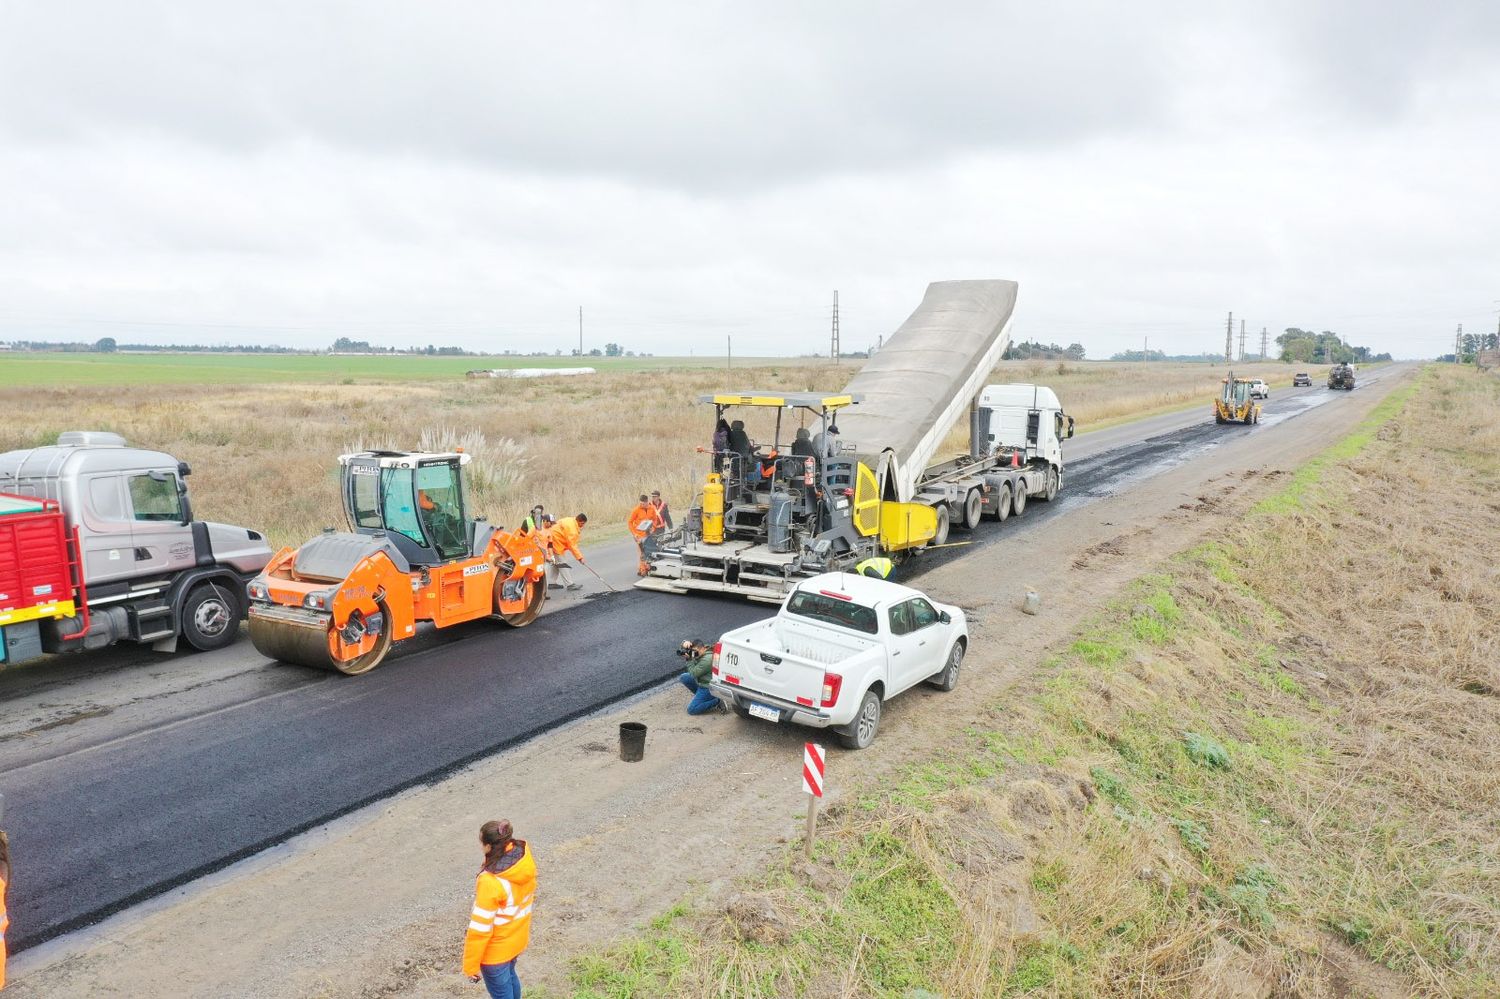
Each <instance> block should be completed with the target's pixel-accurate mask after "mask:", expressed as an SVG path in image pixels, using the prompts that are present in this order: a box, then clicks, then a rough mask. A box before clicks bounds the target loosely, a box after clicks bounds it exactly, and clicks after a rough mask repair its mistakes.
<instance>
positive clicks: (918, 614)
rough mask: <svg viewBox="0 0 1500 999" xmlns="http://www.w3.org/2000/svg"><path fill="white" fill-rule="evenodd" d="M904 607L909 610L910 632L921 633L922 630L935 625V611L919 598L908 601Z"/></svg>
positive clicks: (936, 617) (936, 613) (930, 605)
mask: <svg viewBox="0 0 1500 999" xmlns="http://www.w3.org/2000/svg"><path fill="white" fill-rule="evenodd" d="M906 606H908V607H910V608H911V630H912V631H921V630H922V629H923V628H926V627H928V626H930V625H934V624H937V619H938V612H937V609H936V608H935V607H933V606H932V604H930V603H928V602H927V601H925V600H923V599H922V598H921V597H917V598H916V599H915V600H910V601H908V602H907V604H906Z"/></svg>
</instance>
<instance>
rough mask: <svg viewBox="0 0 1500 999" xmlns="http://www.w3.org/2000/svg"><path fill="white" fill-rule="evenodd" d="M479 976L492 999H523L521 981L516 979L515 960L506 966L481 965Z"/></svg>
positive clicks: (505, 964)
mask: <svg viewBox="0 0 1500 999" xmlns="http://www.w3.org/2000/svg"><path fill="white" fill-rule="evenodd" d="M479 975H480V977H481V978H483V979H484V987H485V988H486V989H488V990H489V992H490V999H521V979H520V978H518V977H516V962H515V959H514V958H512V959H511V960H509V961H506V962H505V963H504V964H481V965H480V966H479Z"/></svg>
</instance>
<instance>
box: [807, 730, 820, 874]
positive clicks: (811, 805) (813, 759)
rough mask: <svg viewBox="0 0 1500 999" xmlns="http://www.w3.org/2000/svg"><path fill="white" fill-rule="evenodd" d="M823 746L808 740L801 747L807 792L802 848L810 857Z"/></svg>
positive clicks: (816, 818)
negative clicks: (805, 822)
mask: <svg viewBox="0 0 1500 999" xmlns="http://www.w3.org/2000/svg"><path fill="white" fill-rule="evenodd" d="M823 761H824V753H823V747H822V746H820V745H818V744H817V743H816V742H809V743H806V744H804V745H803V747H802V789H803V790H804V791H806V792H807V835H806V836H805V837H804V838H803V843H802V849H803V852H804V853H805V854H806V856H807V859H808V860H811V859H812V851H813V835H814V833H816V832H817V828H818V799H820V798H822V797H823V766H824V764H823Z"/></svg>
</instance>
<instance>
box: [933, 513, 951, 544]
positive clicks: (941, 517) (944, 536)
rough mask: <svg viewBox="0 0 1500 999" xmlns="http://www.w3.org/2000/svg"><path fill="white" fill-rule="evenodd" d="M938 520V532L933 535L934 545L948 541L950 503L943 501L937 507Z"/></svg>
mask: <svg viewBox="0 0 1500 999" xmlns="http://www.w3.org/2000/svg"><path fill="white" fill-rule="evenodd" d="M937 515H938V522H937V533H936V534H934V535H933V536H932V543H933V544H934V545H946V544H947V543H948V504H947V503H942V504H939V505H938V508H937Z"/></svg>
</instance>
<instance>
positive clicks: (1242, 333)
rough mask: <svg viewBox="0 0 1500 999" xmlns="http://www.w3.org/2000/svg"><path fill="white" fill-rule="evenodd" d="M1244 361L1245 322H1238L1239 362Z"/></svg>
mask: <svg viewBox="0 0 1500 999" xmlns="http://www.w3.org/2000/svg"><path fill="white" fill-rule="evenodd" d="M1244 360H1245V321H1244V320H1243V319H1241V320H1240V361H1241V362H1243V361H1244Z"/></svg>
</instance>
